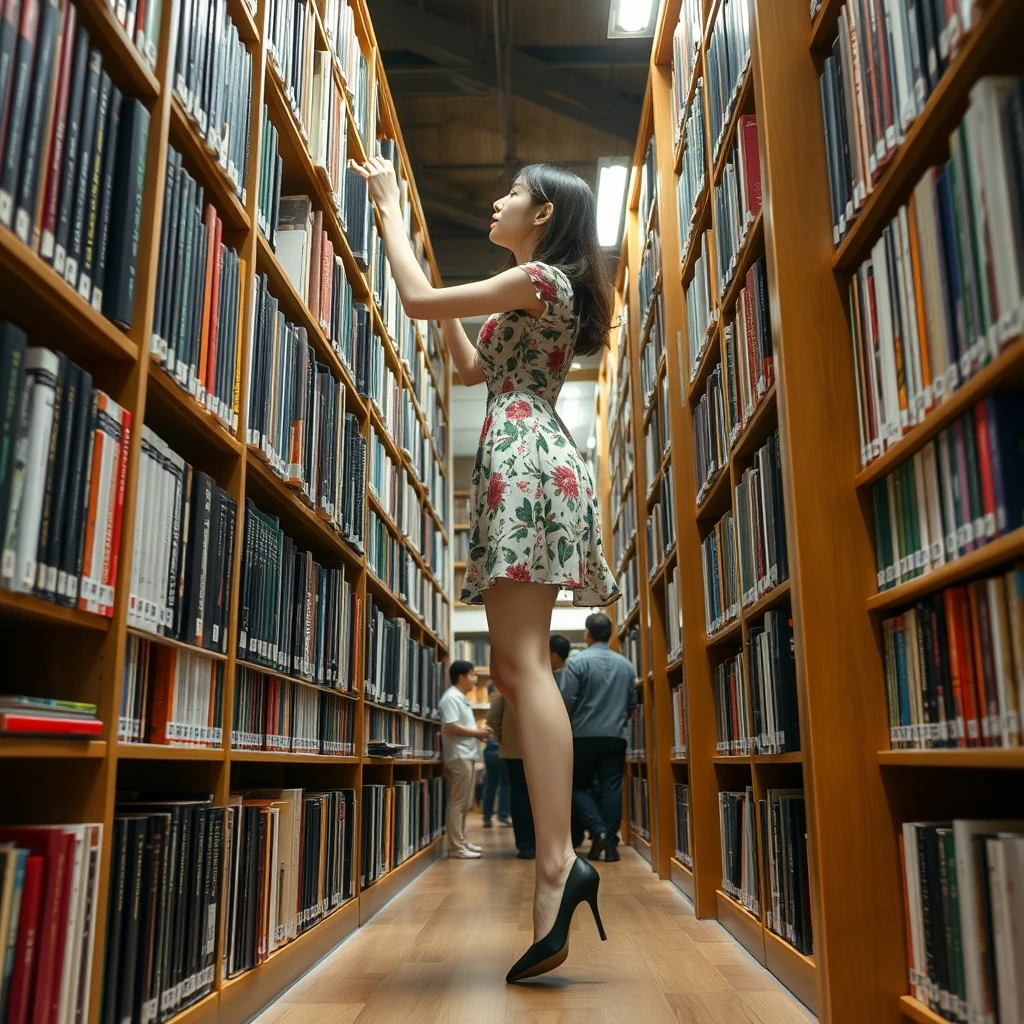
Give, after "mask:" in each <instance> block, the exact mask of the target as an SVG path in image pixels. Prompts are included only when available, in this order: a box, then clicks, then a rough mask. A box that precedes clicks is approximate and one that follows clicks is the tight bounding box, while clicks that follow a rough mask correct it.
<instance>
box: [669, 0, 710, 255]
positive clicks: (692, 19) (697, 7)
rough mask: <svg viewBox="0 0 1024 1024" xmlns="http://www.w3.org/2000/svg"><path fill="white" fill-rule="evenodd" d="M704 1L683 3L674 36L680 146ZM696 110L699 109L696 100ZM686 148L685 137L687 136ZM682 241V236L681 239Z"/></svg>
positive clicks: (674, 113) (675, 102)
mask: <svg viewBox="0 0 1024 1024" xmlns="http://www.w3.org/2000/svg"><path fill="white" fill-rule="evenodd" d="M702 7H703V5H702V4H701V0H683V2H682V3H681V4H680V7H679V21H678V22H676V27H675V29H674V30H673V32H672V125H673V130H674V132H675V135H674V139H673V141H674V143H675V144H678V142H679V138H680V133H681V129H682V123H683V118H684V117H685V115H686V97H687V95H688V89H689V86H690V82H691V80H692V79H693V73H694V69H695V68H696V67H697V61H698V59H699V58H700V46H701V40H702V38H703V36H704V12H703V10H702ZM693 105H694V106H699V104H698V103H697V101H696V100H694V102H693ZM683 144H684V145H686V144H687V143H686V142H685V135H684V143H683ZM679 237H680V238H682V235H680V236H679Z"/></svg>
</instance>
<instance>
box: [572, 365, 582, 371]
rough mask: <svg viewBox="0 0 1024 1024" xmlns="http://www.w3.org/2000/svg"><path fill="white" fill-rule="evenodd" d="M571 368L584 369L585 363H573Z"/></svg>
mask: <svg viewBox="0 0 1024 1024" xmlns="http://www.w3.org/2000/svg"><path fill="white" fill-rule="evenodd" d="M571 369H573V370H582V369H583V364H582V363H573V364H572V366H571Z"/></svg>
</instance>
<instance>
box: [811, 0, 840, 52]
mask: <svg viewBox="0 0 1024 1024" xmlns="http://www.w3.org/2000/svg"><path fill="white" fill-rule="evenodd" d="M841 7H842V0H823V2H822V5H821V7H820V9H819V10H818V13H817V14H816V15H815V16H814V21H812V22H811V38H810V43H809V44H808V45H809V47H810V49H812V50H819V49H823V48H826V47H830V46H831V45H832V37H833V36H834V35H835V34H836V22H837V20H838V18H839V10H840V8H841Z"/></svg>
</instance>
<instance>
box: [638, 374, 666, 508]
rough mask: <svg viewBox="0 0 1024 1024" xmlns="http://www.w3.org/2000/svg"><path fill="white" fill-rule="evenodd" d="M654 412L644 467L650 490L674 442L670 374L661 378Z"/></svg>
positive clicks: (646, 445)
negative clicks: (669, 385) (669, 384)
mask: <svg viewBox="0 0 1024 1024" xmlns="http://www.w3.org/2000/svg"><path fill="white" fill-rule="evenodd" d="M658 392H659V393H658V398H657V404H656V407H655V409H654V412H653V413H652V414H651V418H650V420H649V422H648V424H647V432H646V433H645V434H644V465H645V468H646V469H647V480H648V481H649V484H648V490H650V488H651V487H652V486H653V484H654V480H655V478H656V477H657V475H658V469H659V467H660V466H661V462H662V460H663V459H664V458H665V456H666V455H667V454H668V452H669V447H670V445H671V441H672V427H671V419H672V404H671V402H670V401H669V397H668V374H665V375H664V376H663V377H662V378H661V384H660V385H659V387H658Z"/></svg>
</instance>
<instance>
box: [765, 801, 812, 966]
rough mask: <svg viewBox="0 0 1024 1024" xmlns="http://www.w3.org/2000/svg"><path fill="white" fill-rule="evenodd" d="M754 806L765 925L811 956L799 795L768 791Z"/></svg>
mask: <svg viewBox="0 0 1024 1024" xmlns="http://www.w3.org/2000/svg"><path fill="white" fill-rule="evenodd" d="M765 797H766V799H762V800H760V801H759V802H758V808H759V810H760V814H761V857H762V861H763V863H764V865H765V882H766V885H767V889H768V891H767V892H765V894H764V897H765V898H764V903H765V907H764V910H765V915H764V916H765V924H766V925H767V926H768V928H769V930H770V931H772V932H774V933H775V934H776V935H778V936H779V937H780V938H783V939H785V940H786V942H788V943H789V944H790V945H791V946H794V947H795V948H796V949H797V950H799V951H800V952H801V953H803V954H804V956H811V954H812V953H813V952H814V937H813V934H812V929H811V885H810V870H809V867H808V861H807V809H806V805H805V801H804V792H803V790H802V789H769V790H767V792H766V793H765Z"/></svg>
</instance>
